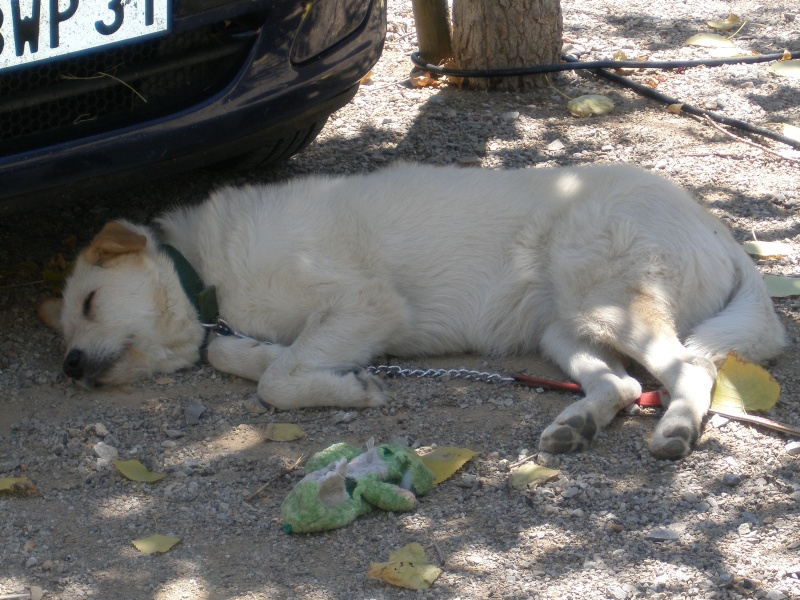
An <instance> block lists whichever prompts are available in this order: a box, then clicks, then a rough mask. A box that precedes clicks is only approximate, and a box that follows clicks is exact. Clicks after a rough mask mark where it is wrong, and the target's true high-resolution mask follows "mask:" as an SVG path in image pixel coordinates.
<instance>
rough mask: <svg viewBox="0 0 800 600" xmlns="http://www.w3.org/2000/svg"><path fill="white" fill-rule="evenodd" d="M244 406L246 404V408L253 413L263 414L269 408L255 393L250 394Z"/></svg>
mask: <svg viewBox="0 0 800 600" xmlns="http://www.w3.org/2000/svg"><path fill="white" fill-rule="evenodd" d="M242 406H244V408H245V410H246V411H247V412H249V413H250V414H253V415H263V414H264V413H265V412H267V411H268V410H269V409H268V408H267V407H266V406H265V405H264V403H263V402H261V398H259V397H258V396H256V395H255V394H254V395H252V396H250V397H249V398H248V399H247V400H245V401H244V402H242Z"/></svg>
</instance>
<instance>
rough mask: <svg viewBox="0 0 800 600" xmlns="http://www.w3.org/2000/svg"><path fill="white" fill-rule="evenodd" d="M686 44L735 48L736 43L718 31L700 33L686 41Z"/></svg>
mask: <svg viewBox="0 0 800 600" xmlns="http://www.w3.org/2000/svg"><path fill="white" fill-rule="evenodd" d="M684 45H685V46H701V47H703V48H735V47H736V44H734V43H733V42H732V41H730V40H729V39H728V38H725V37H722V36H721V35H717V34H716V33H698V34H697V35H693V36H692V37H690V38H689V39H688V40H686V42H685V43H684Z"/></svg>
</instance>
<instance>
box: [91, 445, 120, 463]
mask: <svg viewBox="0 0 800 600" xmlns="http://www.w3.org/2000/svg"><path fill="white" fill-rule="evenodd" d="M94 453H95V454H96V455H97V466H98V467H105V466H108V465H110V464H111V461H113V460H114V459H116V458H117V457H118V456H119V452H118V451H117V449H116V448H114V446H109V445H108V444H106V443H105V442H97V443H96V444H95V445H94Z"/></svg>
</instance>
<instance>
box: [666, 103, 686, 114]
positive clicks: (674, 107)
mask: <svg viewBox="0 0 800 600" xmlns="http://www.w3.org/2000/svg"><path fill="white" fill-rule="evenodd" d="M682 110H683V104H670V105H669V106H668V107H667V112H671V113H672V114H673V115H679V114H681V111H682Z"/></svg>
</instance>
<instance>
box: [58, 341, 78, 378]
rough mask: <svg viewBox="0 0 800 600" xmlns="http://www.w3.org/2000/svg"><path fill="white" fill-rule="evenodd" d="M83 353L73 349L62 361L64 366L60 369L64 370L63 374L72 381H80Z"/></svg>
mask: <svg viewBox="0 0 800 600" xmlns="http://www.w3.org/2000/svg"><path fill="white" fill-rule="evenodd" d="M82 363H83V352H81V351H80V350H78V349H77V348H73V349H72V350H70V351H69V353H68V354H67V357H66V358H65V359H64V364H63V365H61V368H62V369H64V374H65V375H66V376H67V377H72V378H73V379H80V378H81V377H83V364H82Z"/></svg>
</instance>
